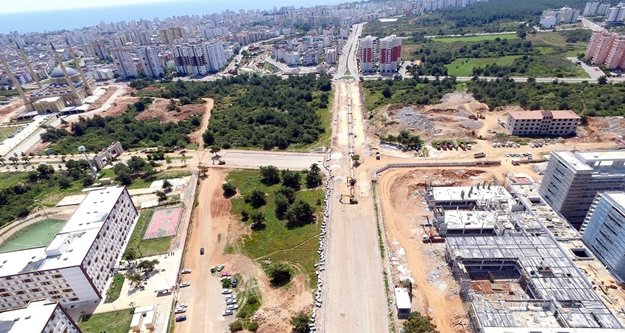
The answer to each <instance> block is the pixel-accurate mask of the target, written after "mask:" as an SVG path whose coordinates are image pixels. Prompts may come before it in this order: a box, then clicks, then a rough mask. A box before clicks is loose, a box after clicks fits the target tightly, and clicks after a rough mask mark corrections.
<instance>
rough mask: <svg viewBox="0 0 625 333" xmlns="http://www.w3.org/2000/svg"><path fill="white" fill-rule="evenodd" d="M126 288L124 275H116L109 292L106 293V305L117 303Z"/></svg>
mask: <svg viewBox="0 0 625 333" xmlns="http://www.w3.org/2000/svg"><path fill="white" fill-rule="evenodd" d="M123 286H124V275H123V274H119V273H115V275H114V276H113V282H111V285H110V286H109V290H107V291H106V300H105V301H104V303H111V302H115V301H116V300H117V299H118V298H119V294H121V292H122V287H123Z"/></svg>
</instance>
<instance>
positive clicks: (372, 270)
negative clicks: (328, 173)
mask: <svg viewBox="0 0 625 333" xmlns="http://www.w3.org/2000/svg"><path fill="white" fill-rule="evenodd" d="M361 29H362V25H356V26H355V27H354V28H353V29H352V36H350V39H349V40H350V41H351V43H352V45H351V46H347V45H346V48H347V49H348V50H350V52H348V53H344V54H343V55H341V63H342V64H344V66H345V65H346V66H345V67H346V68H348V69H349V71H350V72H351V74H352V76H354V77H356V76H357V74H358V73H357V66H356V59H355V56H354V54H355V50H356V47H355V45H356V44H355V42H356V40H357V37H358V35H359V34H360V32H361ZM337 75H341V74H340V71H339V72H338V73H337ZM359 84H360V81H359V80H357V79H353V80H337V81H335V82H334V94H335V95H334V96H335V99H334V104H333V112H334V120H333V124H334V126H333V139H334V141H333V144H332V152H333V153H332V158H331V161H330V167H331V168H332V170H333V173H334V175H335V180H334V188H335V191H334V195H333V197H332V198H331V200H333V203H332V205H330V207H331V209H330V221H329V223H328V237H327V257H326V258H327V259H326V260H327V264H326V268H327V269H326V274H325V282H324V285H323V288H324V290H323V293H322V295H323V305H322V308H321V312H320V313H321V317H320V320H319V328H320V330H321V332H325V333H333V332H359V333H368V332H371V333H384V332H388V331H389V321H388V307H387V298H386V294H385V290H384V276H383V274H382V271H383V266H382V259H381V256H380V250H379V246H378V238H377V228H376V223H377V222H376V218H375V211H374V202H373V197H372V191H371V178H370V175H369V174H368V173H367V171H366V170H365V169H363V168H352V163H351V158H350V152H353V153H355V154H359V155H361V156H366V155H368V151H367V149H368V148H367V142H366V133H365V124H364V113H363V101H362V100H361V96H360V87H359ZM350 177H353V178H354V179H356V187H355V191H354V193H355V195H356V197H357V199H358V201H359V203H358V204H355V205H350V204H348V203H346V204H342V203H340V202H339V199H340V198H341V194H348V193H350V191H349V188H348V186H347V180H348V178H350ZM345 201H346V202H347V201H349V200H345Z"/></svg>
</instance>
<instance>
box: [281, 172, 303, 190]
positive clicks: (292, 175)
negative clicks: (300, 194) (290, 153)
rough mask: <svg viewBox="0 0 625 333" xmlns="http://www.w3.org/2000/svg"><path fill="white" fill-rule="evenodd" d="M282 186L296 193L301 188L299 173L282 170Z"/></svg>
mask: <svg viewBox="0 0 625 333" xmlns="http://www.w3.org/2000/svg"><path fill="white" fill-rule="evenodd" d="M282 185H284V186H286V187H290V188H292V189H294V190H296V191H298V190H299V189H300V187H301V184H300V174H299V172H297V171H291V170H288V169H287V170H282Z"/></svg>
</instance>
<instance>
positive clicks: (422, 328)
mask: <svg viewBox="0 0 625 333" xmlns="http://www.w3.org/2000/svg"><path fill="white" fill-rule="evenodd" d="M404 332H405V333H438V330H437V329H436V325H434V324H432V318H431V317H430V316H424V315H422V314H421V313H420V312H412V313H411V314H410V316H408V319H406V321H404Z"/></svg>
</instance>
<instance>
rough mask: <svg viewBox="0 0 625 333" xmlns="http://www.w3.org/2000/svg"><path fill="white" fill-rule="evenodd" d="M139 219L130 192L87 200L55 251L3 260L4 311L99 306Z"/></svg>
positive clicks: (0, 297)
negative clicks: (32, 305)
mask: <svg viewBox="0 0 625 333" xmlns="http://www.w3.org/2000/svg"><path fill="white" fill-rule="evenodd" d="M137 217H138V213H137V210H136V208H135V206H134V204H133V203H132V200H131V198H130V195H129V194H128V191H127V190H126V188H125V187H107V188H104V189H101V190H96V191H92V192H90V193H89V194H87V196H86V197H85V198H84V199H83V201H82V202H81V204H80V206H79V207H78V209H76V211H75V212H74V214H73V215H72V217H71V218H70V219H69V220H68V221H67V223H66V224H65V226H63V228H62V229H61V231H59V233H58V234H57V235H56V236H55V237H54V239H53V240H52V241H51V242H50V245H48V246H46V247H38V248H32V249H26V250H21V251H14V252H7V253H2V254H0V311H5V310H9V309H14V308H17V307H23V306H25V305H26V304H28V303H29V302H31V301H34V300H40V299H49V300H51V301H53V302H59V303H61V304H62V305H63V306H65V307H67V308H74V307H80V306H83V305H93V304H97V303H98V302H99V301H100V299H101V298H102V295H103V294H104V293H105V292H106V287H107V285H106V284H107V281H108V279H109V277H110V276H111V275H112V274H113V267H114V266H115V264H116V263H117V262H118V261H119V259H120V256H121V254H122V252H123V250H124V248H125V246H126V242H127V240H128V238H129V236H130V234H131V231H132V229H133V226H134V224H135V222H136V220H137Z"/></svg>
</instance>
